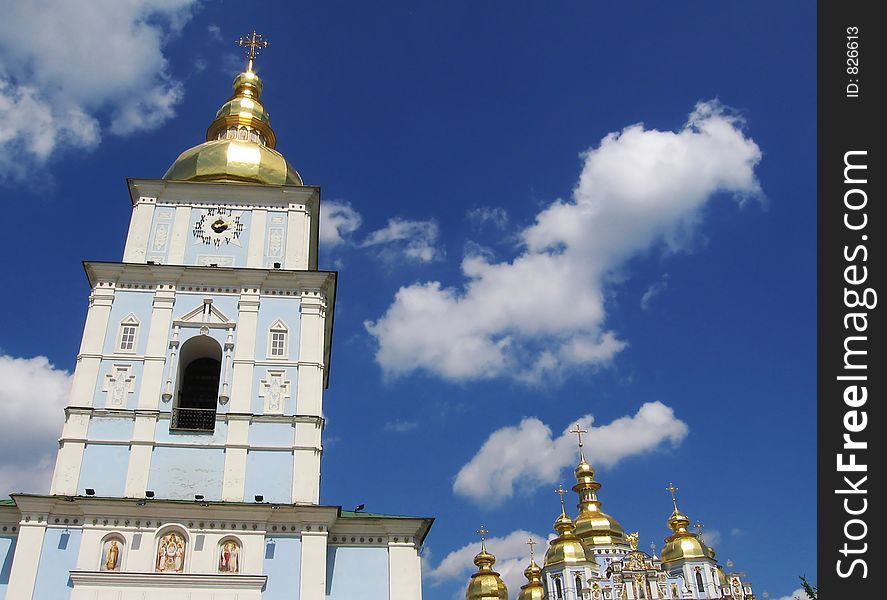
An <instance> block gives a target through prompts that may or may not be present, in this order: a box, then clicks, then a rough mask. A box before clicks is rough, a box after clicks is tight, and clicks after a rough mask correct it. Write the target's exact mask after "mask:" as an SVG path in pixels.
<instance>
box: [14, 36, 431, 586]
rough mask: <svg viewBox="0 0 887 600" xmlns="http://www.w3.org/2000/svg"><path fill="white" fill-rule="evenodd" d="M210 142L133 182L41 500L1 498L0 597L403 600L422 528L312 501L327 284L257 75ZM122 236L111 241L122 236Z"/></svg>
mask: <svg viewBox="0 0 887 600" xmlns="http://www.w3.org/2000/svg"><path fill="white" fill-rule="evenodd" d="M240 43H241V45H243V46H245V47H246V48H247V49H248V63H247V68H246V70H245V71H244V72H243V73H240V74H239V75H237V77H236V78H235V79H234V84H233V88H234V89H233V95H232V96H231V97H230V99H228V100H227V101H226V102H225V103H224V104H223V105H222V107H221V108H220V109H219V110H218V112H217V113H216V116H215V119H214V120H213V121H212V123H211V124H210V126H209V128H208V129H207V132H206V141H205V142H204V143H202V144H199V145H197V146H195V147H193V148H190V149H188V150H186V151H185V152H183V153H182V154H181V155H180V156H179V157H178V159H176V161H175V162H174V163H173V164H172V166H171V167H170V168H169V170H168V171H167V173H166V175H164V177H163V178H161V179H130V180H129V193H130V198H131V201H132V218H131V221H130V225H129V231H128V233H127V235H126V246H125V250H124V252H123V259H122V261H121V262H86V263H85V270H86V276H87V278H88V281H89V286H90V290H91V292H90V295H89V308H88V312H87V315H86V324H85V326H84V331H83V340H82V343H81V346H80V351H79V354H78V356H77V363H76V368H75V370H74V376H73V383H72V389H71V393H70V400H69V402H68V404H67V407H66V408H65V422H64V429H63V431H62V433H61V437H60V439H59V449H58V457H57V460H56V465H55V471H54V475H53V478H52V485H51V489H50V492H49V494H48V495H37V494H26V493H14V494H12V495H11V499H10V500H0V600H65V599H71V600H160V599H163V600H186V599H187V600H259V599H262V600H352V599H355V598H360V599H362V600H417V599H421V597H422V583H421V572H420V558H419V551H420V549H421V547H422V544H423V541H424V540H425V537H426V535H427V534H428V531H429V529H430V527H431V524H432V519H430V518H419V517H406V516H392V515H381V514H370V513H365V512H351V511H346V510H342V508H341V507H340V506H327V505H322V504H320V463H321V454H322V452H323V444H322V434H323V429H324V417H323V414H324V413H323V392H324V389H325V388H326V387H327V384H328V376H329V365H330V347H331V337H332V325H333V315H334V312H335V301H336V276H337V274H336V273H335V272H332V271H320V270H318V258H317V252H318V231H319V217H320V188H319V187H317V186H313V185H305V184H304V183H303V181H302V178H301V176H300V175H299V173H298V172H297V171H296V170H295V169H294V168H293V167H292V165H290V163H289V162H288V161H287V160H286V159H285V158H284V157H283V155H281V154H280V153H279V152H278V151H276V150H275V146H276V143H277V139H276V135H275V132H274V130H273V129H272V128H271V122H270V119H269V115H268V112H267V111H266V110H265V107H264V106H263V104H262V101H261V94H262V80H261V79H260V78H259V76H258V75H257V74H256V72H255V71H254V70H253V60H254V59H255V57H256V54H257V51H258V50H259V49H260V48H263V47H265V46H267V42H265V41H263V40H262V39H261V36H259V35H257V34H256V33H255V32H253V34H252V35H251V36H250V37H249V38H247V39H242V40H240ZM121 233H122V232H121Z"/></svg>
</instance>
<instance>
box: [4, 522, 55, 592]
mask: <svg viewBox="0 0 887 600" xmlns="http://www.w3.org/2000/svg"><path fill="white" fill-rule="evenodd" d="M26 519H30V517H26V518H24V519H22V521H21V522H20V523H19V527H18V538H17V540H16V544H15V554H14V555H13V558H12V569H10V572H9V585H8V586H7V588H6V597H7V598H9V600H13V598H15V599H16V600H18V599H21V600H30V598H31V597H32V596H33V594H34V585H35V584H36V583H37V568H38V567H39V566H40V553H41V552H42V550H43V536H44V534H45V533H46V521H45V520H43V517H38V518H37V519H36V520H26Z"/></svg>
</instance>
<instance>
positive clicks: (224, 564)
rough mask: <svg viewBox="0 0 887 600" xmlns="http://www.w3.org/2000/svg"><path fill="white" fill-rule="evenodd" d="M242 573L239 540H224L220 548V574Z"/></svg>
mask: <svg viewBox="0 0 887 600" xmlns="http://www.w3.org/2000/svg"><path fill="white" fill-rule="evenodd" d="M239 572H240V544H238V543H237V540H233V539H227V540H224V541H223V542H222V543H221V545H220V546H219V573H239Z"/></svg>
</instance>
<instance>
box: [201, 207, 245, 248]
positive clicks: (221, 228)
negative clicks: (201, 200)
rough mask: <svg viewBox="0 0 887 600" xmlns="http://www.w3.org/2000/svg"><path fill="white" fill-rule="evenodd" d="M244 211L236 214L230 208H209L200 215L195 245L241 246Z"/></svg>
mask: <svg viewBox="0 0 887 600" xmlns="http://www.w3.org/2000/svg"><path fill="white" fill-rule="evenodd" d="M242 215H243V211H237V212H234V211H232V210H231V209H230V208H222V207H220V208H207V209H204V210H203V211H202V212H201V214H200V219H198V220H197V223H195V225H194V230H193V231H192V233H193V234H194V238H195V242H194V243H195V244H206V245H210V244H212V245H214V246H216V247H218V246H221V245H222V244H233V245H235V246H240V234H241V233H243V223H241V222H240V217H241V216H242Z"/></svg>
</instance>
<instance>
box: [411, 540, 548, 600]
mask: <svg viewBox="0 0 887 600" xmlns="http://www.w3.org/2000/svg"><path fill="white" fill-rule="evenodd" d="M530 538H533V539H534V540H535V541H536V542H538V545H537V546H536V563H537V564H541V563H542V557H544V556H545V551H546V550H547V547H546V540H547V539H548V538H547V537H546V536H543V535H539V534H536V533H532V532H530V531H524V530H523V529H518V530H517V531H512V532H511V533H509V534H508V535H505V536H502V537H493V538H487V540H486V544H487V551H488V552H490V553H491V554H493V555H494V556H495V557H496V564H494V565H493V570H494V571H496V572H497V573H499V575H500V576H501V577H502V581H504V582H505V585H506V587H508V593H509V596H511V597H512V598H515V597H516V596H517V593H518V591H519V590H520V587H521V586H522V585H524V584H525V583H526V582H527V579H526V577H524V569H526V568H527V565H529V564H530V549H529V546H528V545H527V540H528V539H530ZM478 552H480V541H474V542H470V543H468V544H466V545H464V546H462V547H461V548H459V549H458V550H454V551H452V552H450V553H449V554H447V555H446V556H445V557H444V558H443V560H441V561H440V564H439V565H437V566H436V567H435V568H433V569H431V571H430V572H429V574H428V575H429V578H430V579H431V580H432V581H433V582H438V583H439V582H442V581H445V580H449V579H454V580H457V581H464V582H465V586H466V587H467V586H468V578H469V577H471V574H472V573H473V572H475V571H476V570H477V567H476V566H475V565H474V557H475V555H476V554H477V553H478ZM461 597H464V593H463V594H461Z"/></svg>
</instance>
